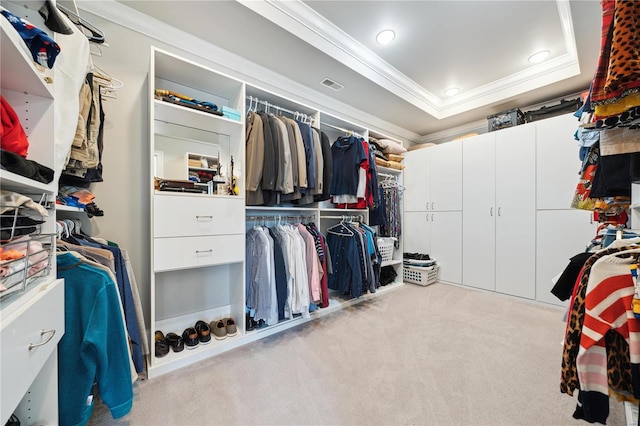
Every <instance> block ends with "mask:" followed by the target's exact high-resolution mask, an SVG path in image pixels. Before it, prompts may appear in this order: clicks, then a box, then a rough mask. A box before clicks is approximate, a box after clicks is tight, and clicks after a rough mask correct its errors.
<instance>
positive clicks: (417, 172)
mask: <svg viewBox="0 0 640 426" xmlns="http://www.w3.org/2000/svg"><path fill="white" fill-rule="evenodd" d="M433 149H435V147H432V148H422V149H417V150H415V151H409V152H407V153H405V155H404V166H405V176H406V178H405V183H404V187H405V190H404V211H406V212H416V211H426V210H429V201H430V198H431V193H430V190H429V188H430V185H429V165H430V164H431V151H432V150H433Z"/></svg>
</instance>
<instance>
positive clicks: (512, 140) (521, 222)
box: [495, 123, 536, 299]
mask: <svg viewBox="0 0 640 426" xmlns="http://www.w3.org/2000/svg"><path fill="white" fill-rule="evenodd" d="M535 138H536V129H535V124H534V123H531V124H525V125H522V126H516V127H512V128H509V129H504V130H502V131H499V132H497V133H496V169H495V170H496V186H495V187H496V291H497V292H500V293H505V294H510V295H513V296H520V297H525V298H528V299H534V298H535V255H536V251H535V244H536V233H535V226H536V216H535V208H536V204H535V203H536V201H535V197H534V196H533V194H535V188H536V180H535V179H536V169H535V158H536V139H535Z"/></svg>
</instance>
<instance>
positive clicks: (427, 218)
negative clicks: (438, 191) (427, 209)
mask: <svg viewBox="0 0 640 426" xmlns="http://www.w3.org/2000/svg"><path fill="white" fill-rule="evenodd" d="M427 222H429V213H427Z"/></svg>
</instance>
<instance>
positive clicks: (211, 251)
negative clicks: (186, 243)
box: [196, 249, 213, 256]
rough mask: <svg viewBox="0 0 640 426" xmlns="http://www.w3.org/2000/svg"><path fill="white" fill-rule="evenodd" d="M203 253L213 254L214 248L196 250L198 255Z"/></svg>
mask: <svg viewBox="0 0 640 426" xmlns="http://www.w3.org/2000/svg"><path fill="white" fill-rule="evenodd" d="M201 253H204V254H213V249H209V250H196V256H200V254H201Z"/></svg>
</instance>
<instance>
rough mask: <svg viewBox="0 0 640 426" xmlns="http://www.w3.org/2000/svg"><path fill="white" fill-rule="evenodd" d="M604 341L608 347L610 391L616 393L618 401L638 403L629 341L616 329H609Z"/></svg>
mask: <svg viewBox="0 0 640 426" xmlns="http://www.w3.org/2000/svg"><path fill="white" fill-rule="evenodd" d="M604 341H605V346H606V348H607V379H608V380H607V381H608V383H609V392H610V393H611V394H612V395H615V397H616V398H617V400H618V401H631V402H634V403H637V402H638V401H637V400H636V399H635V398H634V397H633V385H632V382H631V361H630V360H631V352H630V351H629V343H628V342H627V341H626V340H625V339H624V337H622V335H621V334H620V333H618V332H616V331H614V330H609V331H608V332H607V334H605V335H604Z"/></svg>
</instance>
